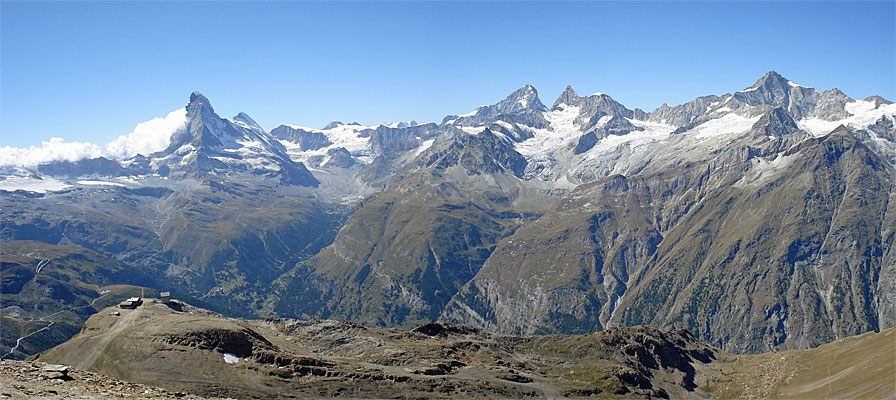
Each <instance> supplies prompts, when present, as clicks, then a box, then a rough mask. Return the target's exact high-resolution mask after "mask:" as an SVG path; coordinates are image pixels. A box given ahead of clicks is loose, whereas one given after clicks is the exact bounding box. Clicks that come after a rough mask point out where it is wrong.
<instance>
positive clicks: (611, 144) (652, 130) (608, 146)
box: [585, 118, 675, 159]
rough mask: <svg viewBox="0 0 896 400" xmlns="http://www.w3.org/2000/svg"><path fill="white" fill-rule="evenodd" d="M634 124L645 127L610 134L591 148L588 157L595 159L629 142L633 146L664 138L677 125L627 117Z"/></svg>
mask: <svg viewBox="0 0 896 400" xmlns="http://www.w3.org/2000/svg"><path fill="white" fill-rule="evenodd" d="M626 119H627V120H628V121H629V122H631V123H632V125H635V126H637V127H640V128H644V130H641V131H631V132H629V133H627V134H625V135H610V136H607V137H605V138H603V139H601V140H600V141H599V142H597V144H596V145H594V147H592V148H591V150H588V152H587V153H585V156H586V157H587V158H588V159H594V158H596V157H597V156H598V155H600V154H602V153H606V152H608V151H610V150H613V149H615V148H616V147H618V146H620V145H623V144H629V145H630V146H631V147H632V148H634V147H638V146H642V145H645V144H648V143H652V142H657V141H661V140H664V139H666V138H668V137H669V135H670V134H672V131H674V130H675V127H674V126H672V125H667V124H663V123H658V122H648V121H639V120H636V119H631V118H626Z"/></svg>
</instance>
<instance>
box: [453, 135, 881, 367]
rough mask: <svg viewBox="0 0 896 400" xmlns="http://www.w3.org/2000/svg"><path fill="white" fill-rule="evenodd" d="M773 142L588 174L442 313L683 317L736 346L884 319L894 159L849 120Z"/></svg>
mask: <svg viewBox="0 0 896 400" xmlns="http://www.w3.org/2000/svg"><path fill="white" fill-rule="evenodd" d="M754 128H755V127H754ZM761 144H762V142H760V145H759V146H755V145H752V146H745V147H744V148H742V150H743V152H741V153H736V152H737V149H736V148H735V149H734V150H729V152H728V153H727V154H726V153H723V154H718V155H712V157H741V158H742V160H743V162H741V163H739V164H733V163H731V162H726V164H727V165H734V166H735V167H729V168H726V169H716V168H712V166H711V164H712V163H713V158H709V160H708V161H704V162H694V163H690V162H688V163H682V164H680V165H675V166H664V167H663V168H662V169H660V170H658V171H656V172H651V170H650V169H646V170H645V171H643V172H641V173H640V174H638V175H634V176H630V177H623V176H614V177H609V178H607V179H604V180H601V181H598V182H594V183H590V184H586V185H582V186H580V187H579V188H577V189H576V190H575V191H573V192H572V193H571V194H570V195H568V196H567V197H565V198H564V199H563V200H562V201H561V202H560V203H559V205H558V206H557V208H556V209H554V210H552V211H551V212H549V213H547V214H546V215H545V216H544V217H542V218H541V219H539V220H538V221H536V222H535V223H533V224H530V225H528V226H525V227H523V228H521V229H519V230H518V231H517V232H516V233H515V234H514V235H512V236H510V237H508V238H506V239H504V240H502V241H501V242H500V244H499V245H498V247H497V249H496V250H495V251H494V253H493V254H492V256H491V257H490V258H489V260H488V261H487V262H486V263H485V265H484V267H483V268H482V270H481V271H480V272H479V274H478V275H477V276H476V277H475V278H474V279H472V280H471V281H470V282H469V283H468V284H467V285H466V286H465V287H464V288H462V289H461V290H460V292H459V293H458V295H456V296H455V298H454V299H453V300H452V303H451V304H449V306H448V307H447V308H446V312H445V313H444V314H443V316H442V318H443V319H446V320H449V321H459V322H464V323H471V324H475V325H478V326H485V327H489V328H492V329H497V330H499V331H504V332H556V331H560V332H577V331H589V330H595V329H601V328H603V327H605V326H607V325H614V324H621V325H637V324H650V325H655V326H668V327H676V328H687V329H689V330H691V331H693V332H694V333H695V334H697V335H698V337H701V338H704V339H706V340H708V341H710V342H711V343H713V344H715V345H718V346H721V347H723V348H724V349H726V350H729V351H734V352H738V353H743V352H760V351H767V350H772V349H786V348H806V347H812V346H817V345H819V344H822V343H826V342H828V341H830V340H832V339H835V338H837V337H843V336H847V335H853V334H858V333H862V332H866V331H868V330H873V329H878V327H879V326H881V325H880V321H879V319H878V315H886V313H887V311H886V308H887V307H888V305H887V304H886V302H885V301H881V302H879V299H880V298H881V293H880V292H879V290H881V289H879V288H880V286H879V283H880V284H881V285H883V284H886V283H887V282H889V281H890V280H892V279H893V277H892V276H888V275H886V274H884V275H882V272H883V273H886V271H887V268H886V265H887V264H886V263H887V261H886V260H885V259H884V254H885V253H886V252H888V251H889V250H888V249H890V247H891V245H892V234H891V233H887V232H888V231H889V230H891V229H892V228H891V227H892V226H893V224H894V220H893V214H892V212H890V213H889V214H888V207H891V206H890V205H888V200H889V197H890V193H892V191H893V186H892V185H893V183H892V176H893V170H892V167H890V166H889V165H888V164H887V163H886V162H884V161H883V160H882V159H880V158H879V157H878V156H877V155H875V154H874V153H872V152H871V151H869V150H868V148H867V147H865V146H864V145H863V144H862V143H860V142H859V141H858V140H856V138H855V137H854V136H853V135H852V134H851V133H850V132H848V131H847V130H845V129H841V130H839V131H837V132H834V133H832V134H830V135H828V136H826V137H824V138H820V139H808V140H805V141H803V142H801V144H800V145H799V146H797V147H794V148H792V149H791V150H789V151H788V152H786V153H781V154H774V153H773V154H772V155H771V156H768V157H765V158H763V157H762V156H761V154H763V152H764V151H765V150H764V149H763V148H762V147H761ZM750 151H753V152H754V153H756V154H758V155H759V156H756V155H752V154H750ZM732 152H735V153H732ZM770 164H773V165H770ZM782 164H784V165H782ZM886 235H889V236H886Z"/></svg>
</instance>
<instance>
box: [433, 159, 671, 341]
mask: <svg viewBox="0 0 896 400" xmlns="http://www.w3.org/2000/svg"><path fill="white" fill-rule="evenodd" d="M595 192H597V193H600V197H599V198H595V197H592V196H590V194H592V193H595ZM653 214H654V212H653V210H651V199H650V196H649V188H648V187H647V185H646V184H645V182H643V180H642V179H640V178H632V179H627V178H625V177H622V176H614V177H611V178H608V179H607V180H605V181H602V182H599V183H594V184H589V185H583V186H580V187H579V188H577V189H576V190H575V191H573V192H572V193H571V194H570V195H568V196H566V197H564V198H563V199H562V200H561V201H560V203H559V204H558V206H557V207H556V208H555V209H554V210H552V211H551V212H549V213H547V214H546V215H545V216H543V217H542V218H539V219H538V220H537V221H535V222H533V223H530V224H528V225H525V226H523V227H522V228H520V229H519V230H518V231H516V232H515V233H514V234H513V235H512V236H510V237H508V238H507V239H504V240H502V241H501V242H500V243H499V244H498V247H497V248H496V250H495V251H494V252H493V253H492V255H491V256H490V257H489V259H488V261H487V262H486V264H485V265H484V266H483V268H482V269H481V270H480V272H479V273H478V274H477V275H476V277H475V278H474V279H473V280H472V281H470V282H469V283H468V284H467V285H465V286H464V287H463V288H462V289H461V291H460V292H459V293H458V294H457V295H456V296H455V297H454V299H452V301H451V303H450V304H448V306H447V307H446V310H445V312H444V313H443V314H442V316H441V318H442V319H443V320H447V321H463V322H464V323H467V324H474V325H476V326H481V327H484V328H487V329H490V330H495V331H498V332H512V333H515V334H532V333H547V332H564V333H573V332H576V333H581V332H591V331H595V330H600V329H603V328H604V324H605V323H606V322H607V320H609V317H610V313H611V312H612V310H613V308H612V306H613V305H614V304H615V302H616V301H617V299H618V298H619V297H620V296H621V295H622V294H623V293H624V292H625V291H626V289H627V287H626V285H627V282H628V281H629V276H630V275H633V274H635V273H637V272H638V271H639V270H640V268H641V266H642V263H643V262H644V261H645V260H646V259H648V258H649V257H650V256H652V255H653V254H654V252H655V250H656V246H657V243H659V242H660V241H661V240H662V236H661V235H660V233H659V231H658V230H657V229H656V227H655V226H653V223H652V222H653V221H654V220H655V217H654V215H653Z"/></svg>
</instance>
